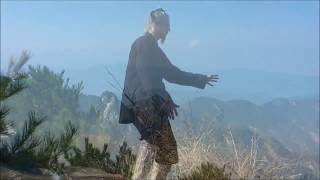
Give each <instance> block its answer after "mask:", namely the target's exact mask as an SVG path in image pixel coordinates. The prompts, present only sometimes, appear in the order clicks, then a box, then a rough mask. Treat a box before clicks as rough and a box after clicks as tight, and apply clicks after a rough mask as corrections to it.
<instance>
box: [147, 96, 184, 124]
mask: <svg viewBox="0 0 320 180" xmlns="http://www.w3.org/2000/svg"><path fill="white" fill-rule="evenodd" d="M152 99H153V105H154V106H155V107H156V110H157V111H159V113H160V114H161V116H165V117H168V118H169V119H172V120H173V119H174V117H175V116H178V111H177V108H178V107H179V106H178V105H177V104H175V103H174V102H173V100H172V99H171V97H168V98H167V99H164V98H162V97H161V96H158V95H155V96H154V97H153V98H152Z"/></svg>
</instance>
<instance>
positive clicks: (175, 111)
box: [174, 108, 178, 116]
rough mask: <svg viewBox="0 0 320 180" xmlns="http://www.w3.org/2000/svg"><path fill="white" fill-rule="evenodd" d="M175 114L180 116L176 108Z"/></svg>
mask: <svg viewBox="0 0 320 180" xmlns="http://www.w3.org/2000/svg"><path fill="white" fill-rule="evenodd" d="M174 113H175V114H176V116H178V111H177V109H176V108H174Z"/></svg>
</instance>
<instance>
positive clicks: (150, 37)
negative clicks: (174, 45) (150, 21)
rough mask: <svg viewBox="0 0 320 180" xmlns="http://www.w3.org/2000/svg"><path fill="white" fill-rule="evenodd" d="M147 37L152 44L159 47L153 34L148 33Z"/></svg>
mask: <svg viewBox="0 0 320 180" xmlns="http://www.w3.org/2000/svg"><path fill="white" fill-rule="evenodd" d="M145 35H146V36H147V37H148V38H149V39H150V40H151V41H152V42H154V43H155V44H157V45H158V43H157V40H156V39H155V38H154V36H153V35H152V34H151V33H149V32H146V33H145Z"/></svg>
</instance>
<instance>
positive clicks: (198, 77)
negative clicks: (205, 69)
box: [159, 49, 207, 89]
mask: <svg viewBox="0 0 320 180" xmlns="http://www.w3.org/2000/svg"><path fill="white" fill-rule="evenodd" d="M159 53H160V55H159V56H160V62H161V66H162V68H161V69H162V75H163V78H164V79H165V80H167V81H168V82H170V83H176V84H180V85H185V86H193V87H197V88H200V89H204V88H205V86H206V83H207V77H206V75H202V74H194V73H191V72H185V71H182V70H180V69H179V68H178V67H176V66H175V65H173V64H172V63H171V62H170V60H169V59H168V58H167V56H166V55H165V54H164V52H163V51H162V50H161V49H160V52H159Z"/></svg>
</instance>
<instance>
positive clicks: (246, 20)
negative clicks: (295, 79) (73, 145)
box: [1, 1, 319, 76]
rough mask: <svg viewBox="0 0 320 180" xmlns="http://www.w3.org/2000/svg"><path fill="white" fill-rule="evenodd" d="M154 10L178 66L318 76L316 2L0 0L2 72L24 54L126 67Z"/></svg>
mask: <svg viewBox="0 0 320 180" xmlns="http://www.w3.org/2000/svg"><path fill="white" fill-rule="evenodd" d="M159 7H162V8H163V9H165V10H166V11H167V13H168V14H169V16H170V21H171V31H170V33H169V34H168V37H167V40H166V42H165V44H163V45H160V46H161V48H163V50H164V51H165V52H166V54H167V56H168V57H169V59H170V60H171V62H172V63H173V64H175V65H177V66H179V67H181V68H182V69H187V70H192V68H194V67H197V69H201V68H203V69H206V71H208V69H209V70H212V71H219V70H230V69H238V68H246V69H252V70H258V71H266V72H276V73H279V72H281V73H286V74H294V75H307V76H319V2H318V1H283V2H276V1H254V2H249V1H240V2H235V1H229V2H222V1H207V2H190V1H189V2H187V1H177V2H168V1H163V2H162V1H153V2H151V1H150V2H142V1H123V2H114V1H59V2H58V1H13V2H9V1H1V69H2V71H4V70H6V67H7V64H8V60H9V58H10V57H11V56H19V54H20V52H21V51H22V50H24V49H27V50H29V51H31V53H32V58H31V60H30V61H29V62H28V64H31V65H37V64H40V65H46V66H49V67H50V68H52V69H54V70H60V69H86V68H89V67H91V66H95V65H105V64H126V63H127V61H128V54H129V51H130V46H131V44H132V43H133V41H134V40H135V39H136V38H137V37H139V36H141V35H142V34H143V33H144V25H145V23H146V20H147V17H148V15H149V13H150V11H152V10H154V9H155V8H159ZM213 73H214V72H213Z"/></svg>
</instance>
